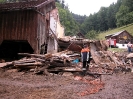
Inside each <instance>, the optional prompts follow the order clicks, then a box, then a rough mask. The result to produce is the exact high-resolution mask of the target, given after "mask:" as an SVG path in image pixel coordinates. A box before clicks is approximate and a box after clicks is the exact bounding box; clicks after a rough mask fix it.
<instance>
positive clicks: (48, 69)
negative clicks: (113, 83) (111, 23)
mask: <svg viewBox="0 0 133 99" xmlns="http://www.w3.org/2000/svg"><path fill="white" fill-rule="evenodd" d="M58 42H59V44H60V47H63V48H64V49H65V50H63V51H60V52H58V53H55V54H50V53H47V54H29V53H18V55H21V56H25V58H23V59H20V60H16V61H12V62H4V63H0V67H1V68H5V67H8V66H11V67H12V68H17V69H19V70H29V71H33V72H34V73H35V74H39V73H44V74H46V75H49V73H53V72H54V73H59V72H81V71H82V62H81V56H80V50H81V48H82V45H83V43H84V44H88V45H89V46H90V51H91V55H92V60H91V63H90V65H89V72H90V73H91V74H100V75H102V74H112V73H113V72H114V70H115V69H116V68H117V69H118V68H120V67H121V68H130V67H131V66H132V65H131V64H132V61H130V59H131V58H132V55H128V56H126V55H122V56H121V55H120V54H118V53H113V52H111V51H108V50H107V49H108V44H107V42H106V41H88V40H84V41H78V40H68V39H67V40H66V39H65V41H63V40H62V39H61V40H59V41H58ZM129 61H130V62H129Z"/></svg>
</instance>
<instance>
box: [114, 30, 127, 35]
mask: <svg viewBox="0 0 133 99" xmlns="http://www.w3.org/2000/svg"><path fill="white" fill-rule="evenodd" d="M124 31H125V30H123V31H120V32H117V33H114V34H113V35H112V36H117V35H119V34H121V33H123V32H124Z"/></svg>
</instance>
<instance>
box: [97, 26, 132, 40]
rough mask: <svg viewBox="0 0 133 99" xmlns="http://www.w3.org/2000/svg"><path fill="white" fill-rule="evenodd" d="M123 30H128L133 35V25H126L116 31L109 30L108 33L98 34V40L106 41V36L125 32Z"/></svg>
mask: <svg viewBox="0 0 133 99" xmlns="http://www.w3.org/2000/svg"><path fill="white" fill-rule="evenodd" d="M123 30H126V31H127V32H129V33H130V34H131V35H133V23H132V24H129V25H125V26H123V27H119V28H115V29H111V30H108V31H104V32H101V33H99V34H98V36H97V39H99V40H105V36H106V35H109V34H113V33H117V32H120V31H123Z"/></svg>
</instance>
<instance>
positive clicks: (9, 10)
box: [0, 0, 63, 57]
mask: <svg viewBox="0 0 133 99" xmlns="http://www.w3.org/2000/svg"><path fill="white" fill-rule="evenodd" d="M54 9H56V6H55V0H30V1H26V0H25V1H24V0H23V2H21V1H19V2H18V1H15V2H11V3H10V2H5V3H1V4H0V57H6V56H11V57H12V56H13V57H14V55H16V54H17V53H36V54H39V53H47V52H51V53H54V52H56V51H57V48H58V47H57V46H58V44H57V41H56V40H57V38H56V36H57V34H56V33H57V30H55V26H54V25H51V24H52V22H53V21H52V20H51V19H52V17H55V16H54V14H53V10H54ZM56 10H57V9H56ZM56 14H57V13H56ZM56 17H59V16H56ZM58 20H59V18H58ZM56 21H57V20H56ZM53 23H54V22H53ZM56 25H57V24H56ZM59 25H60V24H59ZM58 27H59V26H58ZM56 28H57V27H56ZM62 28H63V27H62ZM58 31H59V30H58ZM62 31H63V29H62ZM51 34H52V35H54V36H51ZM53 46H54V47H53ZM41 48H43V52H41ZM52 51H53V52H52Z"/></svg>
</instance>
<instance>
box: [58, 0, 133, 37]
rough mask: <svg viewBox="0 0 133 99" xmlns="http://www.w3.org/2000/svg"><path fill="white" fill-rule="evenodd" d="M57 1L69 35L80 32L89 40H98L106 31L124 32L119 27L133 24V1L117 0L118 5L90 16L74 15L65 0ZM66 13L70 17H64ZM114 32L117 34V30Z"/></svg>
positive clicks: (102, 9) (115, 4)
mask: <svg viewBox="0 0 133 99" xmlns="http://www.w3.org/2000/svg"><path fill="white" fill-rule="evenodd" d="M56 1H57V2H58V3H59V4H60V5H61V7H59V6H57V7H58V8H59V11H60V18H61V20H62V21H61V23H62V24H63V25H64V27H65V33H66V34H67V35H73V34H75V32H78V31H79V32H81V33H83V34H84V35H85V36H86V37H87V38H89V39H96V38H97V37H99V36H97V35H99V33H100V35H101V34H102V33H103V35H104V33H105V32H104V31H108V30H111V29H115V28H118V29H120V30H123V29H124V28H123V29H122V28H119V27H123V26H127V25H128V24H131V23H133V0H117V2H116V3H112V4H110V6H109V7H101V8H100V9H99V11H98V12H97V13H94V14H91V15H89V16H79V15H76V14H73V13H71V12H70V11H69V9H68V8H69V7H68V6H66V5H64V2H65V0H56ZM75 3H76V2H75ZM66 8H67V9H66ZM64 13H66V14H67V15H68V16H69V17H66V15H65V16H64ZM68 18H69V19H68ZM71 22H72V23H71ZM73 24H74V26H73ZM69 25H70V26H69ZM113 31H114V32H115V31H116V32H117V29H116V30H112V32H113ZM127 31H128V30H127ZM129 32H130V30H129ZM131 33H132V31H131ZM99 38H103V37H99Z"/></svg>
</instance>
